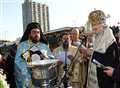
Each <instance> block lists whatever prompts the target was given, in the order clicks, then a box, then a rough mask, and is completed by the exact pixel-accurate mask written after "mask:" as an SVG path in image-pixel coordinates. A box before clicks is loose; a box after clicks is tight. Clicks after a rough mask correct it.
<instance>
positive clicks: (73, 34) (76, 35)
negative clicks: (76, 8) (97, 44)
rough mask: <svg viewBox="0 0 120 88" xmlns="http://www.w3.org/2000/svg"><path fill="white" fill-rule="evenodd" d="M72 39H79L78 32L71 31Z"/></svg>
mask: <svg viewBox="0 0 120 88" xmlns="http://www.w3.org/2000/svg"><path fill="white" fill-rule="evenodd" d="M71 39H72V41H77V40H78V39H79V33H77V32H76V33H72V34H71Z"/></svg>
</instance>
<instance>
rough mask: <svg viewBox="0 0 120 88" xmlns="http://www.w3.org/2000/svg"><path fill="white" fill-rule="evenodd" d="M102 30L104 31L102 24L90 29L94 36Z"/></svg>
mask: <svg viewBox="0 0 120 88" xmlns="http://www.w3.org/2000/svg"><path fill="white" fill-rule="evenodd" d="M103 30H104V29H103V24H99V25H96V26H93V27H92V31H93V33H95V34H98V33H100V32H102V31H103Z"/></svg>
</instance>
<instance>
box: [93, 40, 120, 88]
mask: <svg viewBox="0 0 120 88" xmlns="http://www.w3.org/2000/svg"><path fill="white" fill-rule="evenodd" d="M93 59H96V60H97V61H99V62H100V63H101V64H103V65H105V66H111V67H113V68H117V66H118V64H119V50H118V46H117V44H116V43H115V42H114V43H112V44H111V45H110V46H109V47H108V48H107V50H106V52H105V53H104V54H103V53H99V52H97V51H94V52H93V56H92V60H93ZM103 71H104V69H102V68H99V67H97V78H98V85H99V88H114V84H115V82H116V80H114V79H113V78H112V77H108V76H107V75H106V74H105V73H104V72H103Z"/></svg>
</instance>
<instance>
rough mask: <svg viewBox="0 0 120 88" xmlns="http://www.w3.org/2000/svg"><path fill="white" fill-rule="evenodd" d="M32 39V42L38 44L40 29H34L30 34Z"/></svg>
mask: <svg viewBox="0 0 120 88" xmlns="http://www.w3.org/2000/svg"><path fill="white" fill-rule="evenodd" d="M30 38H31V40H32V42H34V43H37V42H39V40H40V30H39V29H38V28H34V29H32V30H31V32H30Z"/></svg>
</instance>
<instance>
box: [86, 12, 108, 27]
mask: <svg viewBox="0 0 120 88" xmlns="http://www.w3.org/2000/svg"><path fill="white" fill-rule="evenodd" d="M88 20H89V22H90V23H91V25H92V26H95V25H98V24H103V23H105V21H106V16H105V14H104V12H103V11H101V10H95V11H92V12H90V14H89V16H88Z"/></svg>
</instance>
